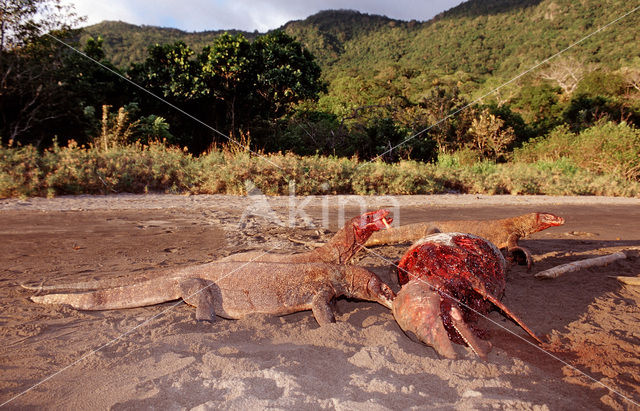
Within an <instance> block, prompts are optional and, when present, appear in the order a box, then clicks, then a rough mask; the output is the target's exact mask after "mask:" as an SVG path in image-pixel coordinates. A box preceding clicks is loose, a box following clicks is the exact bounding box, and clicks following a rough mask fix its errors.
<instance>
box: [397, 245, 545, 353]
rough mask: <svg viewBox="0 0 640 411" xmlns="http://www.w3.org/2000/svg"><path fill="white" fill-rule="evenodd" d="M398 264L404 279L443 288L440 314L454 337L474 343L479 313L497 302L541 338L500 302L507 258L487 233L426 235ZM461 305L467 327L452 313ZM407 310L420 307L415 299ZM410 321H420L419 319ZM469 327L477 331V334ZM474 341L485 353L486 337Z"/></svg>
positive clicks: (534, 336) (449, 334)
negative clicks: (480, 340)
mask: <svg viewBox="0 0 640 411" xmlns="http://www.w3.org/2000/svg"><path fill="white" fill-rule="evenodd" d="M398 266H399V270H398V281H399V283H400V284H406V283H408V282H409V281H411V280H419V281H423V282H424V283H425V284H428V285H429V286H430V287H431V288H432V289H433V290H435V291H437V292H438V293H439V295H440V297H441V299H440V316H441V318H442V323H443V325H444V327H445V329H446V330H447V333H448V336H449V338H450V339H451V341H454V342H456V343H459V344H465V343H468V344H471V340H473V339H474V338H475V335H481V332H480V331H479V330H476V329H475V327H474V326H473V324H474V323H475V322H477V320H478V314H483V315H484V314H486V313H488V312H489V311H490V310H491V309H492V308H493V305H495V306H497V307H498V308H500V309H501V310H502V311H503V312H504V313H505V315H507V316H509V317H510V318H512V319H513V320H514V321H515V322H516V323H518V324H519V325H520V326H521V327H522V328H523V329H524V330H525V331H526V332H527V333H529V334H530V335H531V336H532V337H533V338H535V339H536V340H537V341H538V342H541V340H540V338H539V337H537V336H536V335H535V333H533V331H531V329H530V328H529V327H527V326H526V325H525V324H524V322H523V321H522V320H520V319H519V318H518V317H517V316H516V315H515V314H514V313H513V312H512V311H511V310H510V309H509V308H508V307H506V306H505V305H504V304H503V303H501V302H500V298H501V297H502V295H503V293H504V289H505V285H506V279H505V274H506V264H505V260H504V257H503V256H502V254H501V253H500V252H499V250H497V249H496V248H495V247H494V246H493V245H492V244H491V243H489V242H488V241H486V240H484V239H483V238H480V237H476V236H473V235H469V234H460V233H440V234H435V235H432V236H427V237H425V238H424V239H423V240H420V241H418V242H417V243H416V244H414V246H412V248H411V249H410V250H409V251H408V252H407V253H406V254H405V255H404V257H403V258H402V260H400V263H399V265H398ZM431 305H433V303H431ZM458 308H459V310H460V315H461V316H462V322H463V323H464V324H465V327H464V329H463V328H462V326H461V321H460V319H459V318H456V319H454V318H452V315H453V313H454V312H456V310H457V309H458ZM425 309H429V310H430V309H432V308H425ZM409 310H418V311H419V310H420V308H419V307H418V306H417V305H416V304H414V305H413V306H412V307H411V308H409ZM416 321H417V319H416ZM467 324H468V326H467ZM410 327H413V328H416V327H420V324H417V323H416V324H412V325H410ZM469 330H471V331H473V333H474V334H475V335H474V336H473V337H472V336H470V334H469V333H470V332H471V331H469ZM461 331H462V332H461ZM473 343H474V345H476V346H475V347H473V348H474V351H476V352H477V353H478V355H481V356H482V354H481V352H486V347H484V346H483V345H484V344H486V343H484V342H481V343H478V342H477V341H474V342H473Z"/></svg>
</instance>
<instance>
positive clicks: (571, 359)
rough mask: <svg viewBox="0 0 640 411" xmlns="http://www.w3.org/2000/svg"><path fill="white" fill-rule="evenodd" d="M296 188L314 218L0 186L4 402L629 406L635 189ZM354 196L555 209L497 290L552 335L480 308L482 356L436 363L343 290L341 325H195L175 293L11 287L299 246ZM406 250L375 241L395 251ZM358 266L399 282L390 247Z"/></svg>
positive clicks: (137, 275) (639, 253) (443, 206)
mask: <svg viewBox="0 0 640 411" xmlns="http://www.w3.org/2000/svg"><path fill="white" fill-rule="evenodd" d="M306 200H307V199H305V198H298V199H296V200H295V201H296V202H297V203H299V204H301V206H304V208H303V211H304V213H306V215H307V216H308V217H309V219H310V220H311V221H312V222H314V223H315V224H316V227H311V226H309V225H308V224H307V223H305V221H304V220H305V218H304V217H305V214H304V213H297V214H296V213H290V208H289V206H290V204H289V201H290V200H289V199H288V198H269V199H266V198H264V197H260V196H251V197H233V196H171V195H146V196H134V195H118V196H107V197H101V196H79V197H61V198H56V199H50V200H49V199H30V200H14V199H11V200H0V241H1V242H2V247H1V248H0V267H2V268H1V271H0V281H1V287H0V301H1V303H2V313H1V320H0V344H2V346H3V349H2V351H1V354H0V366H1V368H2V373H1V377H0V403H4V402H7V401H8V403H6V404H5V407H8V408H20V409H24V408H38V409H40V408H47V409H107V408H112V409H139V408H161V409H166V408H170V409H198V410H200V409H210V408H216V409H217V408H226V409H256V408H295V409H308V408H330V409H367V410H376V409H406V408H420V409H424V408H445V409H450V408H454V409H483V408H503V409H504V408H508V409H513V408H517V409H578V408H604V409H608V408H614V409H633V408H636V407H637V403H638V402H640V375H639V373H638V370H639V369H640V359H639V358H640V310H639V309H638V301H639V300H640V290H638V288H635V289H634V288H633V287H630V286H623V285H622V284H620V283H618V282H617V281H616V280H615V279H612V278H610V277H609V276H618V275H623V276H637V275H640V199H614V198H600V197H580V198H576V197H517V196H499V197H491V196H472V195H464V196H455V195H443V196H408V197H394V198H391V197H369V198H357V197H327V198H321V197H318V198H313V199H311V200H309V201H306ZM305 201H306V202H305ZM365 203H366V204H365ZM325 206H326V207H327V208H325ZM361 206H362V207H367V208H371V209H374V208H377V207H380V206H385V207H389V208H390V209H391V210H392V211H393V212H394V213H395V215H396V221H398V222H400V223H402V224H407V223H412V222H417V221H425V220H429V219H474V218H482V219H488V218H502V217H508V216H514V215H519V214H522V213H525V212H530V211H548V212H553V213H556V214H558V215H561V216H563V217H565V218H566V221H567V223H566V225H564V226H562V227H555V228H551V229H548V230H546V231H543V232H541V233H537V234H535V235H533V236H532V238H530V239H528V240H524V241H522V242H521V244H522V245H524V246H526V247H529V248H530V249H531V250H532V251H533V254H534V258H535V262H536V265H535V266H534V269H533V272H532V273H527V272H526V269H525V268H523V267H520V266H515V267H513V268H512V269H511V270H510V276H509V281H508V282H507V291H506V296H505V298H504V302H505V303H506V304H507V305H508V306H510V307H511V308H512V309H513V310H514V311H515V312H516V313H518V314H520V316H521V318H523V319H524V321H525V322H526V323H527V324H528V325H529V326H530V327H531V328H533V329H534V330H535V331H536V332H538V333H539V334H547V335H548V336H549V338H550V343H549V344H547V345H546V346H544V347H541V348H542V349H541V348H540V347H537V346H535V345H533V344H531V343H530V342H529V341H530V340H529V339H528V338H527V337H526V334H525V333H524V332H523V331H522V330H520V329H519V328H517V327H516V326H515V325H514V324H513V323H511V322H510V321H507V320H505V319H504V317H503V316H501V315H500V314H499V313H497V312H493V313H491V314H490V315H489V318H490V319H491V320H493V321H495V322H497V323H498V324H499V326H497V325H495V324H492V323H490V322H489V321H487V320H482V321H481V323H480V326H481V327H482V328H485V329H488V330H489V335H490V341H491V342H492V344H493V345H494V349H493V351H492V352H491V353H490V354H489V360H488V361H486V362H485V361H481V360H480V359H479V358H477V357H476V356H475V355H473V353H472V352H470V351H469V349H467V348H466V347H463V346H457V351H458V353H459V354H460V359H458V360H446V359H441V358H439V357H438V356H437V355H436V354H435V352H434V351H433V349H431V348H430V347H427V346H424V345H421V344H418V343H415V342H413V341H411V340H410V339H409V338H408V337H407V336H405V335H404V334H403V333H402V332H401V330H400V329H399V328H398V326H397V325H396V323H395V321H394V320H393V317H392V315H391V313H390V312H389V311H388V310H387V309H385V308H384V307H382V306H380V305H377V304H374V303H367V302H358V301H347V300H340V301H339V302H338V304H337V308H338V310H339V314H338V315H337V322H336V323H335V324H331V325H329V326H324V327H319V326H318V324H317V323H316V322H315V320H314V318H313V316H312V314H311V313H310V312H308V311H307V312H301V313H297V314H293V315H288V316H284V317H270V316H253V317H250V318H247V319H243V320H237V321H231V320H219V321H217V322H215V323H213V324H208V323H205V324H203V323H196V322H195V319H194V310H193V309H192V308H191V307H189V306H187V305H185V304H184V303H177V304H176V303H168V304H161V305H157V306H152V307H144V308H137V309H128V310H118V311H98V312H81V311H75V310H73V309H70V308H68V307H65V306H43V305H38V304H35V303H32V302H31V301H30V300H28V297H29V296H31V295H33V292H30V291H27V290H24V289H22V288H21V287H20V286H19V284H20V283H23V282H31V283H34V282H41V281H43V282H44V283H45V285H49V284H60V283H72V282H78V281H92V280H100V281H104V280H110V281H115V282H129V281H135V280H139V279H141V278H151V277H153V275H154V270H156V269H157V268H159V267H162V268H166V267H177V266H183V265H189V264H197V263H202V262H207V261H211V260H214V259H217V258H220V257H223V256H226V255H229V254H231V253H234V252H238V251H246V250H268V249H271V248H273V247H276V252H284V253H287V252H298V251H304V250H305V249H306V248H305V245H303V244H300V243H296V242H292V241H290V238H293V239H298V240H303V241H311V242H317V241H323V240H325V239H326V238H328V237H329V236H330V235H331V233H332V232H334V231H335V230H336V229H337V228H338V224H339V221H340V217H342V216H343V214H342V212H340V210H341V209H342V210H344V211H343V212H344V217H346V218H348V217H350V216H353V215H357V214H359V213H360V208H361ZM247 207H248V208H247ZM247 210H248V211H249V212H247ZM325 210H328V211H325ZM243 215H244V217H243ZM240 221H241V224H239V222H240ZM278 222H280V223H283V225H278ZM290 222H291V224H290ZM323 222H325V223H328V224H329V225H328V228H323V227H322V224H323ZM291 225H296V227H291ZM406 248H407V245H399V246H388V247H378V248H375V249H374V251H375V252H376V253H380V254H381V255H383V256H384V257H385V258H387V259H389V260H396V259H398V258H399V257H400V256H401V255H402V254H403V251H404V250H406ZM619 250H625V251H626V252H627V254H628V258H627V259H625V260H622V261H618V262H616V263H614V264H611V265H609V266H607V267H598V268H590V269H584V270H581V271H578V272H573V273H568V274H566V275H564V276H562V277H560V278H558V279H555V280H549V281H539V280H536V279H534V278H533V276H532V274H533V273H535V272H537V271H540V270H544V269H547V268H550V267H552V266H555V265H558V264H562V263H566V262H570V261H574V260H578V259H583V258H588V257H593V256H597V255H602V254H608V253H612V252H615V251H619ZM358 264H360V265H363V266H366V267H368V268H370V269H372V270H373V271H375V272H376V273H377V274H378V275H380V276H381V277H382V278H383V279H385V281H387V282H389V283H392V285H393V286H394V287H395V286H396V284H395V282H394V277H393V275H392V274H391V273H392V270H391V269H390V264H389V263H388V262H386V261H385V260H383V259H380V258H379V257H376V256H373V255H371V254H368V255H367V254H364V255H363V258H362V259H361V260H360V261H358ZM510 332H513V333H515V334H516V335H517V336H514V335H513V334H511V333H510ZM521 337H522V338H521ZM574 367H575V368H574ZM577 370H581V371H582V372H584V373H585V374H587V375H588V376H589V377H590V378H592V379H590V378H589V377H585V376H584V375H582V374H580V373H579V372H578V371H577ZM596 381H597V382H596ZM598 382H599V383H598ZM600 383H601V384H600ZM614 391H615V392H614Z"/></svg>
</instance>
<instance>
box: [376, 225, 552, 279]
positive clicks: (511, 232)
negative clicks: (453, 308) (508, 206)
mask: <svg viewBox="0 0 640 411" xmlns="http://www.w3.org/2000/svg"><path fill="white" fill-rule="evenodd" d="M563 224H564V218H562V217H558V216H556V215H554V214H550V213H529V214H524V215H520V216H517V217H511V218H503V219H500V220H450V221H428V222H424V223H416V224H407V225H404V226H400V227H396V228H390V229H388V230H384V231H381V232H377V233H373V235H372V236H371V237H370V238H369V240H368V241H367V242H366V243H365V246H373V245H382V244H394V243H404V242H413V241H416V240H419V239H421V238H423V237H425V236H426V235H429V234H433V233H434V232H438V231H440V232H462V233H469V234H473V235H477V236H479V237H482V238H485V239H487V240H489V241H491V242H492V243H493V244H495V245H496V246H497V247H498V248H506V249H507V252H508V254H509V256H510V258H512V259H514V260H516V261H518V262H519V263H521V264H526V265H527V268H528V269H530V268H531V266H532V264H533V259H532V258H531V252H530V251H529V250H528V249H527V248H525V247H521V246H519V245H518V240H519V239H520V238H524V237H527V236H528V235H530V234H533V233H536V232H538V231H542V230H544V229H547V228H549V227H555V226H560V225H563Z"/></svg>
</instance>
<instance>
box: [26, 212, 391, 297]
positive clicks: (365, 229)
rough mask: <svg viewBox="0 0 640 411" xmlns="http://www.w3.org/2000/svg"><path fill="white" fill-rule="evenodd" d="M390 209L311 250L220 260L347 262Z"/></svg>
mask: <svg viewBox="0 0 640 411" xmlns="http://www.w3.org/2000/svg"><path fill="white" fill-rule="evenodd" d="M389 214H390V213H389V211H387V210H378V211H372V212H368V213H365V214H363V215H361V216H358V217H354V218H352V219H351V220H349V221H348V222H347V223H346V224H345V225H344V227H342V228H341V229H340V230H338V232H337V233H336V234H335V235H334V236H333V237H332V238H331V239H330V240H329V241H328V242H327V243H325V244H323V245H321V246H319V247H318V248H315V249H313V250H311V251H307V252H304V253H297V254H271V253H263V252H261V251H248V252H245V253H238V254H232V255H230V256H227V257H224V258H221V259H219V260H217V261H218V262H224V261H254V262H258V261H261V262H273V263H307V262H318V263H321V262H324V263H328V264H347V263H349V261H350V260H351V259H352V258H353V256H354V255H355V254H356V253H357V252H358V251H360V250H361V249H362V246H363V244H364V243H365V241H367V239H368V238H369V237H370V236H371V234H373V233H374V232H375V231H378V230H381V229H383V228H385V227H389V224H390V223H391V222H392V221H393V218H391V217H389ZM20 285H21V286H22V287H23V288H26V289H27V290H31V291H60V290H71V289H74V290H91V289H96V288H100V287H102V284H101V282H99V281H85V282H77V283H71V284H58V285H43V284H38V285H31V284H20Z"/></svg>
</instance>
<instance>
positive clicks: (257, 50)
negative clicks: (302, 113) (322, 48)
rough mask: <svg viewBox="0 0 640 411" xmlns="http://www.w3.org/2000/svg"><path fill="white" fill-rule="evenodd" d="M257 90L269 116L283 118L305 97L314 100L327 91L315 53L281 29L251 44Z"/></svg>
mask: <svg viewBox="0 0 640 411" xmlns="http://www.w3.org/2000/svg"><path fill="white" fill-rule="evenodd" d="M252 60H253V63H254V65H255V67H254V70H255V73H256V83H255V92H256V93H257V94H258V95H259V96H260V98H261V100H262V105H263V110H264V111H265V113H268V114H267V115H268V116H272V117H275V118H278V117H281V116H282V115H283V114H285V113H286V112H287V111H288V110H290V108H291V107H292V106H293V105H294V104H296V103H298V102H300V101H302V100H307V99H311V100H315V99H317V98H318V94H319V93H320V92H322V91H326V86H325V85H324V83H322V82H321V80H320V75H321V70H320V67H319V66H318V65H317V64H316V62H315V58H314V56H313V55H312V54H311V53H310V52H309V51H307V50H306V49H304V48H303V47H302V44H300V43H299V42H297V41H295V40H294V39H293V38H292V37H290V36H288V35H287V34H286V33H285V32H283V31H281V30H275V31H273V32H271V33H269V34H266V35H264V36H261V37H258V38H257V39H256V41H255V42H254V43H253V44H252Z"/></svg>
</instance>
